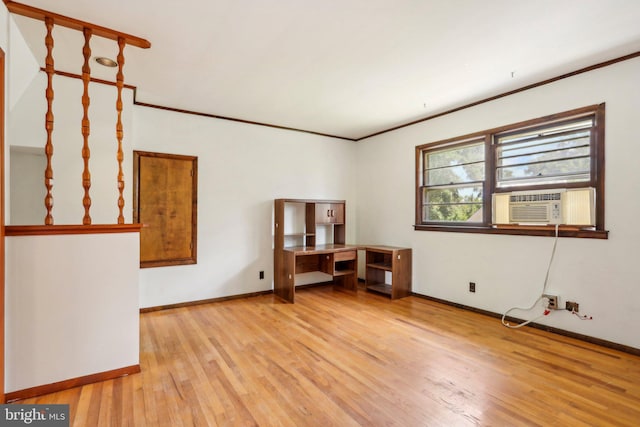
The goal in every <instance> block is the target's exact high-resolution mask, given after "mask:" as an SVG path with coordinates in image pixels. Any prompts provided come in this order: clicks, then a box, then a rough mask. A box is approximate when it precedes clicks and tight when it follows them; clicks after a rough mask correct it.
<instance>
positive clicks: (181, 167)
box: [134, 151, 197, 267]
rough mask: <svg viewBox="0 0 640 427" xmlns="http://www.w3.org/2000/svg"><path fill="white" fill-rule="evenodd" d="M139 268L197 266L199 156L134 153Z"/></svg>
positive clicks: (135, 218) (135, 215)
mask: <svg viewBox="0 0 640 427" xmlns="http://www.w3.org/2000/svg"><path fill="white" fill-rule="evenodd" d="M134 165H135V166H136V170H135V171H134V175H135V179H136V185H135V187H134V192H135V194H134V222H138V223H142V224H144V226H143V227H142V229H141V230H140V266H141V267H158V266H165V265H181V264H195V263H196V235H197V231H196V230H197V227H196V218H197V173H196V172H197V157H192V156H178V155H173V154H161V153H145V152H139V151H136V152H134Z"/></svg>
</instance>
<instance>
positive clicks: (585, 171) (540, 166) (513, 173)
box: [497, 157, 591, 187]
mask: <svg viewBox="0 0 640 427" xmlns="http://www.w3.org/2000/svg"><path fill="white" fill-rule="evenodd" d="M590 165H591V159H589V158H588V157H587V158H579V159H570V160H556V161H550V162H544V163H536V164H529V165H522V166H508V167H503V168H499V169H498V170H497V172H498V173H497V179H498V186H499V187H506V186H509V185H525V184H526V185H531V184H548V183H551V182H556V183H566V182H577V181H588V180H589V177H590ZM509 181H519V183H515V184H514V183H510V182H509Z"/></svg>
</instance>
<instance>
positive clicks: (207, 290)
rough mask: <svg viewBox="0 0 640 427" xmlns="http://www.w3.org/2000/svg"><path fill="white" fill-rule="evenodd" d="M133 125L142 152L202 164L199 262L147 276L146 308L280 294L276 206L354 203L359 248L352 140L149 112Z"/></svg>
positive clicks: (139, 112) (143, 275)
mask: <svg viewBox="0 0 640 427" xmlns="http://www.w3.org/2000/svg"><path fill="white" fill-rule="evenodd" d="M133 121H134V123H135V126H134V133H133V148H134V149H135V150H141V151H153V152H161V153H171V154H184V155H191V156H197V157H198V263H197V264H195V265H186V266H170V267H156V268H144V269H142V270H141V271H140V304H141V307H152V306H158V305H167V304H175V303H180V302H185V301H196V300H203V299H209V298H218V297H224V296H229V295H240V294H246V293H252V292H260V291H268V290H271V289H272V288H273V200H274V199H277V198H301V199H345V200H346V201H347V213H346V215H347V241H348V242H354V241H355V224H356V218H355V212H356V211H355V199H356V197H355V186H354V183H355V172H356V163H357V161H356V160H357V159H356V156H355V154H356V148H357V147H356V145H355V144H354V143H353V142H350V141H346V140H341V139H337V138H329V137H323V136H318V135H313V134H308V133H303V132H295V131H288V130H282V129H276V128H271V127H265V126H256V125H250V124H245V123H238V122H233V121H228V120H220V119H212V118H207V117H201V116H195V115H189V114H182V113H176V112H171V111H164V110H159V109H154V108H148V107H142V106H134V112H133ZM260 271H264V272H265V278H264V280H260V279H259V272H260Z"/></svg>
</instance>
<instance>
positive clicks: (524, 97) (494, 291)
mask: <svg viewBox="0 0 640 427" xmlns="http://www.w3.org/2000/svg"><path fill="white" fill-rule="evenodd" d="M639 75H640V58H635V59H633V60H629V61H625V62H621V63H618V64H615V65H611V66H608V67H606V68H601V69H597V70H594V71H591V72H588V73H584V74H580V75H576V76H573V77H571V78H567V79H563V80H560V81H557V82H555V83H551V84H547V85H545V86H541V87H537V88H535V89H531V90H528V91H525V92H521V93H517V94H514V95H511V96H508V97H504V98H500V99H497V100H494V101H491V102H488V103H484V104H481V105H478V106H475V107H473V108H467V109H464V110H461V111H459V112H455V113H452V114H448V115H446V116H442V117H439V118H436V119H432V120H428V121H425V122H422V123H419V124H415V125H412V126H409V127H406V128H402V129H399V130H396V131H393V132H389V133H385V134H382V135H379V136H376V137H372V138H369V139H367V140H364V141H361V142H359V143H358V144H357V146H358V177H357V216H358V222H357V236H358V241H361V242H384V243H385V244H390V245H398V246H409V247H412V248H413V291H414V292H417V293H420V294H423V295H428V296H431V297H435V298H440V299H443V300H447V301H451V302H455V303H459V304H464V305H466V306H471V307H476V308H480V309H483V310H488V311H491V312H495V313H503V312H504V311H506V310H507V309H509V308H511V307H513V306H520V307H528V306H530V305H531V304H532V303H533V302H534V301H535V300H536V298H537V297H538V296H539V295H540V291H541V289H542V285H543V281H544V276H545V272H546V268H547V263H548V261H549V257H550V254H551V248H552V245H553V239H552V238H545V237H530V236H506V235H485V234H465V233H447V232H431V231H414V230H413V224H414V222H415V218H414V212H415V147H416V146H417V145H421V144H425V143H428V142H434V141H438V140H442V139H446V138H452V137H456V136H462V135H465V134H469V133H472V132H478V131H483V130H485V129H490V128H493V127H497V126H501V125H507V124H511V123H516V122H520V121H523V120H528V119H534V118H537V117H542V116H546V115H549V114H553V113H559V112H562V111H567V110H571V109H573V108H578V107H584V106H587V105H592V104H599V103H602V102H605V103H606V141H605V147H606V148H605V150H606V191H605V192H606V216H605V219H606V228H607V229H608V230H610V234H609V239H608V240H594V239H577V238H562V239H560V241H559V243H558V248H557V253H556V257H555V260H554V262H553V265H552V268H551V275H550V281H549V287H548V293H553V294H557V295H559V296H560V299H561V302H560V305H561V306H563V305H564V301H566V300H571V301H576V302H578V303H579V304H580V312H581V313H583V314H587V315H590V316H593V320H590V321H581V320H579V319H578V318H577V317H575V316H572V315H571V314H570V313H569V312H566V311H556V312H552V314H551V315H550V316H548V317H545V318H543V319H540V320H539V323H543V324H547V325H550V326H553V327H557V328H560V329H564V330H568V331H573V332H575V333H579V334H584V335H588V336H592V337H596V338H599V339H603V340H608V341H612V342H615V343H619V344H623V345H627V346H631V347H634V348H640V334H638V332H637V327H636V325H637V322H638V316H639V315H640V281H639V279H638V278H639V277H640V263H639V262H638V242H639V241H640V227H638V220H637V213H638V212H640V198H638V197H637V196H638V194H640V175H638V174H637V173H636V171H637V169H638V166H637V165H638V159H639V158H640V144H638V138H637V135H636V134H637V132H635V124H636V123H637V119H638V112H639V111H640V85H639V84H638V81H639V80H638V76H639ZM470 281H473V282H476V284H477V288H476V289H477V291H476V293H470V292H469V291H468V283H469V282H470ZM541 311H542V310H537V311H535V312H532V313H527V312H517V311H516V312H513V313H512V315H517V316H519V317H521V318H529V317H532V316H537V315H538V314H540V313H541ZM496 321H498V320H496Z"/></svg>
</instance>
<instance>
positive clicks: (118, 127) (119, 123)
mask: <svg viewBox="0 0 640 427" xmlns="http://www.w3.org/2000/svg"><path fill="white" fill-rule="evenodd" d="M124 46H125V40H124V38H123V37H118V48H119V49H118V58H117V59H118V73H117V74H116V87H117V88H118V98H117V100H116V111H117V112H118V121H117V123H116V138H117V139H118V155H117V159H118V192H119V193H120V194H119V196H118V209H119V211H120V213H119V214H118V224H124V215H123V209H124V197H123V192H124V173H123V172H122V160H123V159H124V153H123V152H122V137H123V135H124V132H123V130H122V88H123V86H124V73H123V72H122V69H123V67H124Z"/></svg>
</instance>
